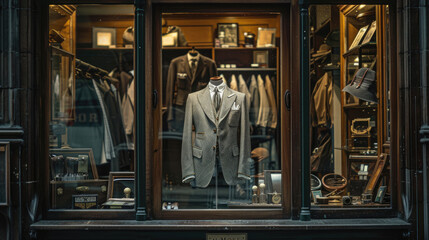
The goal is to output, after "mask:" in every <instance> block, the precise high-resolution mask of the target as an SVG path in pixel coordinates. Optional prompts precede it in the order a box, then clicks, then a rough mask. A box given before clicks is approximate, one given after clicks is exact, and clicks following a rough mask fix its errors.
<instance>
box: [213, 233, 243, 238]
mask: <svg viewBox="0 0 429 240" xmlns="http://www.w3.org/2000/svg"><path fill="white" fill-rule="evenodd" d="M206 240H247V233H207V236H206Z"/></svg>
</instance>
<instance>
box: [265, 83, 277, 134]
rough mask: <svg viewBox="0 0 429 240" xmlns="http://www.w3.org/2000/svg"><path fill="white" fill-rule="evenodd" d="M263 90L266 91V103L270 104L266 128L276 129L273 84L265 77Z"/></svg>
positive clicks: (275, 105)
mask: <svg viewBox="0 0 429 240" xmlns="http://www.w3.org/2000/svg"><path fill="white" fill-rule="evenodd" d="M265 90H266V91H267V97H268V102H269V104H270V118H269V120H268V127H270V128H276V127H277V104H276V97H275V93H274V89H273V84H272V82H271V79H270V77H269V76H268V75H267V76H265Z"/></svg>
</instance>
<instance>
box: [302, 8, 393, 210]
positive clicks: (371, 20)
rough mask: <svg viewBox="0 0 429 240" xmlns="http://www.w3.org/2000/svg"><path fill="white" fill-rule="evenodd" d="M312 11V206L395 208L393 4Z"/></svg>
mask: <svg viewBox="0 0 429 240" xmlns="http://www.w3.org/2000/svg"><path fill="white" fill-rule="evenodd" d="M309 14H310V46H311V49H310V54H311V57H310V71H311V72H310V86H311V90H310V93H311V99H310V111H311V116H312V118H311V136H312V138H311V151H312V152H311V158H310V168H311V198H312V207H315V208H318V207H330V208H349V207H389V206H390V195H391V178H390V176H391V174H390V164H389V152H390V89H389V86H390V84H389V82H390V79H389V55H388V53H389V51H388V46H389V21H388V18H389V8H388V6H379V5H377V6H376V5H339V6H330V5H317V6H311V7H310V8H309Z"/></svg>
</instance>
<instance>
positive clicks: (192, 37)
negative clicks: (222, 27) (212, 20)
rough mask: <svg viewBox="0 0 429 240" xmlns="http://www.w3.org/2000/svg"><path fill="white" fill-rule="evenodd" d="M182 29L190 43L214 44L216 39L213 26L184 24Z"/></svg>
mask: <svg viewBox="0 0 429 240" xmlns="http://www.w3.org/2000/svg"><path fill="white" fill-rule="evenodd" d="M181 29H182V32H183V34H184V35H185V37H186V40H187V41H188V44H189V45H191V46H193V45H212V42H213V39H214V28H213V26H211V25H205V26H204V25H201V26H198V25H196V26H183V27H182V28H181Z"/></svg>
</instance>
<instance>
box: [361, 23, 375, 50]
mask: <svg viewBox="0 0 429 240" xmlns="http://www.w3.org/2000/svg"><path fill="white" fill-rule="evenodd" d="M376 29H377V22H376V21H374V22H372V23H371V26H370V27H369V29H368V32H367V33H366V35H365V38H364V39H363V40H362V44H365V43H369V42H371V39H372V38H373V36H374V33H375V30H376Z"/></svg>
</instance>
